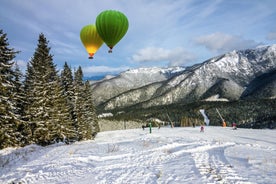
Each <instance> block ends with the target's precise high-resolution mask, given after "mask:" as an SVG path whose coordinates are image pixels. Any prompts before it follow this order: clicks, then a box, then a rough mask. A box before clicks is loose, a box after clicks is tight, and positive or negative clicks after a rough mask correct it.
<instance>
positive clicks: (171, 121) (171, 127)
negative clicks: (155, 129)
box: [167, 113, 173, 128]
mask: <svg viewBox="0 0 276 184" xmlns="http://www.w3.org/2000/svg"><path fill="white" fill-rule="evenodd" d="M167 117H168V118H169V121H170V122H171V128H173V122H172V120H171V118H170V116H169V115H168V113H167Z"/></svg>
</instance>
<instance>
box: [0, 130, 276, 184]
mask: <svg viewBox="0 0 276 184" xmlns="http://www.w3.org/2000/svg"><path fill="white" fill-rule="evenodd" d="M209 129H211V128H209ZM214 129H216V130H219V128H214ZM224 130H225V129H224ZM225 131H231V130H229V129H228V130H225ZM126 132H127V133H126ZM214 132H215V131H214ZM214 132H210V133H209V132H205V133H199V132H198V129H193V128H187V129H183V128H174V129H169V128H163V129H162V128H161V129H160V130H157V129H154V131H153V133H152V134H149V133H148V132H147V131H142V130H137V129H136V130H127V131H126V130H125V131H113V132H102V133H99V134H98V136H97V138H96V140H95V141H84V142H77V143H75V144H72V145H63V144H57V145H51V146H48V147H39V146H35V145H33V146H30V147H29V148H26V149H24V148H19V149H18V150H17V149H15V150H14V151H11V153H7V154H6V155H5V154H4V153H5V152H0V156H1V157H2V155H3V157H2V160H4V159H7V160H8V161H5V160H4V161H1V160H0V161H1V162H0V164H1V163H4V164H2V168H1V169H2V171H0V176H1V177H0V183H12V182H14V183H42V184H43V183H45V184H46V183H63V184H69V183H98V184H107V183H112V184H113V183H114V184H123V183H137V184H138V183H147V184H157V183H160V184H161V183H162V184H163V183H214V184H216V183H218V184H224V183H225V184H226V183H227V184H232V183H233V184H234V183H235V184H236V183H238V184H251V183H262V182H261V181H266V183H273V181H275V179H276V177H275V174H276V173H275V169H276V166H275V164H273V162H274V163H275V160H276V158H275V157H276V155H275V144H274V142H273V141H274V140H273V141H272V142H271V143H269V142H268V143H267V145H263V146H260V145H259V144H254V140H253V139H251V142H250V143H249V144H245V143H244V141H245V140H246V139H250V136H249V137H248V136H247V137H245V138H239V139H237V140H239V141H237V140H233V141H232V142H231V141H229V140H231V137H232V136H233V135H229V138H228V137H227V135H226V136H224V135H223V133H222V134H220V136H218V137H216V136H214V137H212V136H210V134H211V133H214ZM274 132H275V131H274ZM124 133H126V134H124ZM233 133H236V132H234V131H232V132H231V134H233ZM208 134H209V135H208ZM253 134H254V133H253ZM182 135H185V136H182ZM252 141H253V142H252ZM259 143H260V140H259ZM240 146H243V148H244V146H245V148H247V149H249V151H250V150H251V149H257V150H258V151H259V150H264V151H266V152H265V153H266V154H267V157H266V158H269V159H270V160H271V161H272V164H269V163H264V162H263V161H262V158H259V157H258V156H256V158H254V159H253V158H252V159H251V160H246V159H243V158H241V157H239V159H240V160H241V162H235V159H236V158H234V156H235V153H233V151H231V152H229V151H227V150H231V149H233V150H237V151H239V147H240ZM20 150H21V151H20ZM22 150H25V151H22ZM243 150H244V149H243ZM240 152H242V151H239V152H238V153H240ZM244 152H245V154H248V152H246V151H244ZM271 152H272V153H271ZM20 153H21V154H20ZM13 154H14V155H15V156H11V155H13ZM22 154H23V155H22ZM7 155H9V156H7ZM16 155H20V156H16ZM228 155H229V156H228ZM230 156H231V157H233V158H230ZM257 157H258V158H257ZM274 159H275V160H274ZM229 160H232V162H229ZM232 163H233V165H232ZM239 164H240V165H242V166H241V167H236V166H239ZM261 164H267V165H268V166H269V167H270V168H269V169H271V171H269V172H268V174H267V177H266V176H262V177H259V181H258V177H256V178H257V179H256V178H249V177H247V176H246V173H241V172H240V169H248V168H249V171H250V168H251V167H250V166H254V168H253V170H252V169H251V171H252V173H254V174H255V172H256V171H258V170H256V168H257V167H258V166H259V165H261ZM254 169H255V170H254ZM273 170H274V171H273ZM247 174H248V173H247ZM249 174H250V173H249ZM269 177H271V178H269Z"/></svg>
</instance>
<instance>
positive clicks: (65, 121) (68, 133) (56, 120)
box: [50, 80, 77, 143]
mask: <svg viewBox="0 0 276 184" xmlns="http://www.w3.org/2000/svg"><path fill="white" fill-rule="evenodd" d="M60 83H61V82H60V81H59V80H58V81H57V82H56V83H55V86H54V90H53V105H54V106H53V108H52V110H51V115H50V117H51V120H52V122H53V124H54V125H55V126H54V127H53V130H51V131H50V134H52V135H51V137H53V138H54V139H55V142H58V141H63V142H66V143H69V142H71V141H74V140H76V139H77V132H76V128H75V126H74V122H73V120H72V117H71V114H70V113H71V107H70V106H69V104H68V103H67V96H66V95H65V92H64V90H63V88H62V86H61V85H60Z"/></svg>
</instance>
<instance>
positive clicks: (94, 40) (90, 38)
mask: <svg viewBox="0 0 276 184" xmlns="http://www.w3.org/2000/svg"><path fill="white" fill-rule="evenodd" d="M80 39H81V42H82V44H83V45H84V47H85V49H86V51H87V52H88V54H89V59H93V56H94V54H95V53H96V52H97V50H98V49H99V48H100V47H101V46H102V44H103V40H102V38H101V37H100V35H99V34H98V33H97V29H96V26H95V25H93V24H89V25H86V26H84V27H83V28H82V29H81V32H80Z"/></svg>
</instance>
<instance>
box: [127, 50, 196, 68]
mask: <svg viewBox="0 0 276 184" xmlns="http://www.w3.org/2000/svg"><path fill="white" fill-rule="evenodd" d="M132 59H133V60H134V61H136V62H159V61H168V62H169V64H168V65H169V66H181V65H185V64H187V63H189V62H191V61H193V60H195V56H194V55H193V54H192V53H190V52H188V51H186V50H185V49H183V48H180V47H178V48H174V49H172V50H168V49H164V48H158V47H147V48H144V49H141V50H139V51H138V52H137V53H136V54H134V55H133V56H132Z"/></svg>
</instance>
